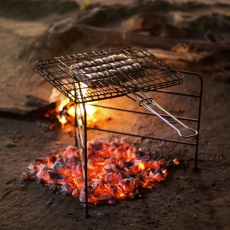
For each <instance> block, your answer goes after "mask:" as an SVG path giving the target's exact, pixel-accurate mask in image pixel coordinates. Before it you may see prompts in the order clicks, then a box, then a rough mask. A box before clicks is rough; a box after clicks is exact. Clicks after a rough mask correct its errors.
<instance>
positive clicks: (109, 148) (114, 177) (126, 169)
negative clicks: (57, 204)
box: [22, 139, 179, 204]
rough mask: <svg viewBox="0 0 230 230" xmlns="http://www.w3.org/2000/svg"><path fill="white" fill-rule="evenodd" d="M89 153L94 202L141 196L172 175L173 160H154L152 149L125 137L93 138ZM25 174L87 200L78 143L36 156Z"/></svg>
mask: <svg viewBox="0 0 230 230" xmlns="http://www.w3.org/2000/svg"><path fill="white" fill-rule="evenodd" d="M87 155H88V156H87V157H88V163H87V167H88V185H87V187H88V202H90V203H93V204H98V203H99V202H101V201H107V202H108V203H109V204H114V203H116V202H117V201H118V200H122V199H134V198H138V197H141V196H142V193H141V192H142V191H144V190H145V189H153V187H154V184H155V183H156V182H160V181H164V180H165V178H166V177H167V175H168V172H167V168H166V165H168V164H169V161H168V162H166V161H165V160H159V161H156V160H153V159H151V156H150V152H149V151H147V150H145V149H141V148H137V147H135V146H134V145H131V144H128V143H127V142H125V141H124V140H118V139H117V140H115V141H108V140H107V141H105V140H103V141H96V140H95V141H90V142H88V143H87ZM171 163H173V164H175V165H178V164H179V161H178V160H177V159H174V161H173V162H171ZM22 177H23V178H24V179H25V180H37V181H38V182H39V183H41V184H43V185H45V186H48V187H49V188H50V189H53V190H56V191H58V192H59V193H61V194H63V195H67V194H69V195H72V196H74V197H79V200H80V201H81V202H83V203H84V202H85V201H86V197H85V186H84V174H83V171H82V167H81V160H80V154H79V150H78V149H77V148H76V147H75V146H68V147H67V148H66V150H65V151H63V152H60V153H57V154H53V155H51V156H47V157H45V158H44V159H36V160H35V163H34V164H30V165H29V167H28V172H27V173H23V174H22Z"/></svg>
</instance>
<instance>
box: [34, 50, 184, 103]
mask: <svg viewBox="0 0 230 230" xmlns="http://www.w3.org/2000/svg"><path fill="white" fill-rule="evenodd" d="M37 72H38V73H39V74H40V75H41V76H42V77H44V78H45V79H46V80H47V81H48V82H50V83H51V84H52V85H53V86H54V87H56V88H57V89H58V90H59V91H60V92H62V93H63V94H64V95H65V96H66V97H67V98H69V99H70V100H72V101H73V102H76V103H85V102H90V101H98V100H102V99H108V98H114V97H119V96H125V95H127V94H129V93H130V92H139V91H143V92H148V91H154V90H157V89H162V88H166V87H169V86H173V85H177V84H181V83H182V82H183V75H181V74H180V73H179V72H177V71H176V70H174V69H172V68H171V67H170V66H168V65H166V64H165V63H164V62H163V61H161V60H159V59H157V58H156V57H155V56H154V55H152V54H151V53H149V52H148V51H147V50H145V49H143V48H142V47H139V46H129V47H122V48H113V49H109V50H103V51H97V52H91V53H82V54H72V55H67V56H60V57H55V58H53V59H46V60H40V61H38V64H37Z"/></svg>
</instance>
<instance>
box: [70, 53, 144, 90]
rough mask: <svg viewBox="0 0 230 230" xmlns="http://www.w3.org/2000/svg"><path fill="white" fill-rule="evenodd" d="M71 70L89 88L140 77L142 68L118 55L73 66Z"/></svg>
mask: <svg viewBox="0 0 230 230" xmlns="http://www.w3.org/2000/svg"><path fill="white" fill-rule="evenodd" d="M70 70H71V71H72V72H73V73H74V77H75V78H76V79H77V80H78V81H81V82H84V83H85V84H87V86H88V87H101V86H108V85H110V84H112V85H113V84H119V83H120V82H126V81H128V80H131V79H133V78H137V77H140V76H141V70H142V67H141V65H140V64H139V63H138V62H134V61H133V60H132V59H130V58H128V57H127V56H126V55H124V54H116V55H110V56H107V57H103V58H97V59H94V60H92V61H82V62H79V63H76V64H73V65H71V66H70Z"/></svg>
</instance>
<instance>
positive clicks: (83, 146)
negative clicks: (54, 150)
mask: <svg viewBox="0 0 230 230" xmlns="http://www.w3.org/2000/svg"><path fill="white" fill-rule="evenodd" d="M37 72H38V73H39V74H40V75H41V76H42V77H44V78H45V79H46V80H47V81H48V82H50V83H51V84H52V85H53V86H54V87H56V88H57V89H58V90H59V91H60V92H62V93H63V94H64V95H65V96H66V97H68V98H69V99H70V100H72V101H73V102H74V105H75V141H76V146H78V148H79V153H80V158H81V165H82V171H83V177H84V182H85V207H86V216H89V213H88V199H87V197H88V176H87V161H88V160H87V130H90V129H92V128H88V127H87V116H86V115H87V114H86V109H85V103H87V102H91V101H99V100H104V99H108V98H116V97H121V96H127V97H129V98H130V99H131V100H133V101H135V102H136V103H137V104H138V105H139V106H142V107H144V108H146V109H147V110H149V111H150V112H151V114H152V115H155V116H157V117H159V118H160V119H161V120H163V121H164V122H165V123H167V124H168V125H169V126H171V127H172V128H173V129H174V130H176V132H177V133H178V135H179V136H180V137H184V138H189V137H195V139H196V141H195V143H191V142H188V141H177V140H171V139H161V138H158V137H149V136H142V135H136V134H131V133H122V132H118V131H112V130H105V129H99V128H97V129H96V128H94V129H95V130H100V131H105V132H111V133H117V134H122V135H130V136H135V137H141V138H149V139H155V140H162V141H166V142H173V143H177V144H184V145H191V146H195V147H196V149H195V169H197V156H198V142H199V129H200V115H201V101H202V91H203V83H202V78H201V76H200V75H199V74H196V73H189V72H182V71H181V72H178V71H176V70H174V69H172V68H171V67H170V66H168V65H166V64H165V63H164V62H162V61H161V60H159V59H157V58H156V57H155V56H154V55H152V54H150V53H149V52H148V51H146V50H145V49H143V48H142V47H138V46H130V47H123V48H115V49H110V50H103V51H100V52H92V53H83V54H78V55H75V54H74V55H68V56H65V57H63V56H61V57H56V58H54V59H47V60H40V61H39V62H38V65H37ZM183 74H188V75H190V76H193V77H194V76H197V77H198V78H199V80H200V90H199V93H198V94H197V95H193V94H184V93H175V92H170V91H164V90H162V88H168V87H170V86H174V85H179V84H181V83H182V82H183V78H184V76H183ZM149 91H155V92H159V93H167V94H174V95H178V96H186V97H195V98H198V99H199V106H198V116H197V118H195V119H194V118H184V117H183V118H181V117H176V116H173V115H172V114H170V113H169V112H167V111H166V110H165V109H163V108H162V107H161V106H160V105H159V104H157V103H156V102H155V101H154V100H153V99H152V98H151V97H149V96H148V95H147V94H146V92H149ZM153 107H156V108H157V109H159V110H160V111H162V112H163V113H164V114H159V113H157V112H156V111H155V110H154V109H153ZM103 108H104V109H116V110H120V111H123V112H132V113H139V112H137V111H128V110H125V109H120V108H119V109H118V108H111V107H103ZM168 118H170V119H172V120H173V121H174V122H175V123H177V124H179V125H180V126H181V127H182V128H184V129H186V130H187V131H189V132H190V133H189V134H183V133H182V132H181V130H180V129H179V128H177V127H176V126H174V125H173V124H172V123H171V122H169V121H168ZM181 120H187V121H192V122H196V123H197V129H193V128H190V127H188V126H187V125H185V124H184V123H182V122H181Z"/></svg>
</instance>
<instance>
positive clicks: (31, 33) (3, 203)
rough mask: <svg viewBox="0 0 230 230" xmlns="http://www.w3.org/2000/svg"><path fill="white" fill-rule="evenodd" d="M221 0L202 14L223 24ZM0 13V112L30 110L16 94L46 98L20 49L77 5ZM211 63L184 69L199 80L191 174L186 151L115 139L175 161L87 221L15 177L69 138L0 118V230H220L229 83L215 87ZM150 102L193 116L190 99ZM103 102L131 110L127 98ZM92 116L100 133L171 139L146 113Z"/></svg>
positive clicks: (229, 186)
mask: <svg viewBox="0 0 230 230" xmlns="http://www.w3.org/2000/svg"><path fill="white" fill-rule="evenodd" d="M57 2H62V1H57ZM66 2H69V1H66ZM92 2H94V1H92ZM95 2H96V1H95ZM97 2H103V1H97ZM114 2H118V1H114ZM120 2H121V1H120ZM132 2H133V1H129V2H126V3H129V4H132ZM176 2H179V1H176ZM181 2H186V1H181ZM217 2H218V1H217ZM227 2H228V1H222V2H221V3H222V4H223V5H222V6H221V4H220V3H219V5H218V4H217V5H215V3H216V2H215V1H212V2H210V1H209V4H211V3H213V4H214V5H212V6H210V11H213V12H218V13H221V14H225V15H228V17H229V13H230V5H229V7H226V5H224V4H227ZM10 3H14V1H9V4H10ZM24 3H25V2H24ZM0 4H2V3H0ZM110 4H112V1H111V3H110ZM3 6H4V7H3V8H2V9H3V10H0V31H1V32H0V56H1V62H0V75H1V77H0V107H1V108H5V109H9V108H14V109H18V110H20V111H22V110H25V111H30V110H32V109H34V108H33V107H28V106H26V95H28V94H29V95H34V96H37V97H40V98H43V99H45V100H48V98H49V96H50V94H51V90H52V87H51V86H50V85H49V84H48V83H46V82H44V81H43V80H42V79H41V77H40V76H39V75H38V74H37V73H35V64H36V60H37V57H36V56H33V55H31V54H34V52H33V50H32V48H31V50H29V52H28V47H30V45H31V44H34V43H35V42H37V41H39V38H40V37H41V35H42V34H44V33H45V31H46V30H47V29H48V28H49V27H50V26H51V25H52V24H53V23H55V22H57V21H61V20H62V19H63V18H72V17H74V16H75V15H76V14H77V13H78V11H79V9H78V6H77V5H68V4H67V6H68V7H67V6H66V5H65V7H63V6H62V5H61V6H58V5H57V6H55V7H54V8H55V9H53V8H52V7H47V6H46V7H45V8H44V7H43V6H39V7H41V9H42V11H39V10H37V11H33V10H31V11H27V12H28V14H24V12H25V9H26V7H28V6H25V5H23V4H21V5H20V6H17V9H14V10H12V11H11V10H9V9H10V8H9V6H5V5H3ZM220 6H221V7H220ZM20 7H21V8H20ZM42 7H43V8H42ZM12 9H13V8H12ZM38 9H39V8H38ZM189 10H190V9H189V8H188V9H187V11H188V12H190V11H189ZM36 12H40V13H36ZM41 12H43V13H41ZM194 13H197V14H202V10H200V9H199V10H197V11H196V10H194V8H193V9H191V14H194ZM72 47H73V46H72ZM90 49H91V48H90V47H87V45H84V44H81V46H80V47H79V43H77V44H76V45H75V47H74V52H76V53H77V52H85V51H88V50H90ZM84 50H85V51H84ZM30 51H31V52H30ZM63 52H65V53H66V52H70V50H69V49H67V50H64V51H63ZM44 58H46V57H44ZM218 64H219V63H218ZM216 66H217V64H215V65H213V63H211V62H210V69H211V71H210V69H209V71H202V68H201V67H200V65H196V64H195V65H194V64H193V65H192V70H193V72H199V73H200V74H201V75H202V77H203V81H204V89H203V100H202V115H201V128H200V139H199V148H198V168H199V170H197V171H194V147H191V146H184V145H175V144H170V143H167V142H164V141H153V140H148V139H144V138H142V139H139V138H134V139H132V138H130V137H124V138H126V140H127V141H128V142H132V141H133V142H135V143H136V144H138V146H140V147H145V148H148V149H150V150H151V151H152V154H153V156H152V157H153V158H154V159H162V158H166V159H173V158H174V157H177V158H178V159H179V161H181V164H180V165H179V166H178V167H171V168H169V176H168V178H167V180H166V181H165V182H161V183H159V184H156V186H155V188H154V189H153V190H152V191H150V192H148V193H146V194H144V196H143V198H141V199H137V200H133V201H120V202H118V203H117V204H116V205H100V206H92V207H90V209H89V213H90V217H89V218H85V209H84V208H82V207H81V205H80V202H79V200H78V199H76V198H73V197H70V196H62V195H60V194H55V193H54V192H52V191H51V190H49V189H48V188H46V187H43V186H41V185H39V184H37V183H34V182H25V181H23V180H22V179H21V174H22V173H23V172H26V170H27V167H28V165H29V164H30V163H33V162H34V160H35V159H36V158H39V157H41V158H42V157H45V156H47V155H48V154H52V153H56V152H59V151H61V150H64V149H65V147H66V146H68V145H72V144H74V139H73V136H71V135H70V134H68V133H64V132H62V131H61V129H58V128H56V129H54V130H48V129H47V127H46V125H45V124H43V123H41V122H38V121H37V122H36V121H25V120H19V119H9V118H6V117H0V127H1V129H0V175H1V177H0V185H1V186H0V229H2V230H8V229H11V230H13V229H18V230H19V229H22V230H24V229H43V230H45V229H68V230H69V229H91V230H93V229H124V228H126V229H146V230H147V229H226V230H227V229H230V224H229V223H230V222H229V216H230V195H229V190H230V156H229V152H230V138H229V136H230V121H229V114H230V103H229V99H230V85H229V82H230V81H229V80H226V79H229V77H230V76H229V72H227V73H228V75H227V76H225V77H224V80H223V78H221V76H222V75H221V74H220V71H221V70H218V69H216ZM175 67H176V66H175ZM198 67H199V68H198ZM212 67H213V71H212ZM214 67H215V69H214ZM189 70H190V71H191V66H190V69H189ZM217 76H218V77H217ZM187 78H188V82H187V80H186V79H187ZM176 89H178V90H179V91H181V90H182V91H184V92H188V91H192V93H194V92H197V90H198V91H199V81H197V80H194V78H193V77H192V78H191V77H189V76H188V77H185V82H184V83H183V84H182V85H181V86H178V87H176ZM153 95H154V98H155V99H156V101H157V102H159V104H162V105H163V106H164V107H165V108H166V109H167V110H168V111H171V112H175V113H176V114H177V115H181V116H194V115H196V111H197V110H196V108H197V102H198V101H197V100H196V99H195V100H193V99H191V100H190V99H183V98H180V97H179V98H177V97H175V98H174V97H167V96H166V95H164V94H159V93H153ZM169 102H170V103H169ZM104 103H105V104H109V105H112V106H121V105H122V106H124V107H125V108H128V109H139V108H136V107H138V106H136V104H135V103H134V102H131V101H130V100H129V99H127V98H119V99H111V100H108V101H105V102H104ZM108 118H109V119H108ZM98 119H99V126H100V127H108V128H111V127H112V128H114V127H115V128H117V127H119V128H121V130H122V131H126V132H130V133H138V134H140V133H143V134H144V135H154V136H158V135H159V136H161V137H163V138H171V137H175V138H176V134H175V132H174V131H172V130H171V128H170V127H167V126H164V124H163V123H161V122H160V121H159V120H158V119H157V118H152V117H150V116H144V118H143V119H142V118H141V119H140V118H139V117H138V116H137V115H133V114H131V115H125V116H124V115H120V114H119V113H118V112H114V113H111V112H110V111H107V112H104V111H100V113H99V115H98ZM150 124H151V125H150ZM114 137H115V136H113V135H112V134H108V135H107V134H105V133H103V134H101V133H98V132H89V138H90V139H95V138H105V139H106V138H114Z"/></svg>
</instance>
